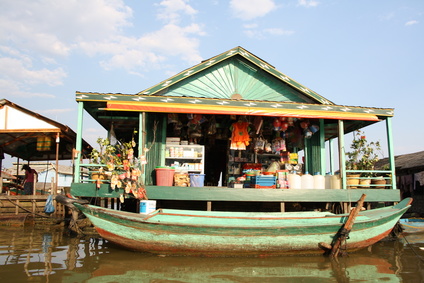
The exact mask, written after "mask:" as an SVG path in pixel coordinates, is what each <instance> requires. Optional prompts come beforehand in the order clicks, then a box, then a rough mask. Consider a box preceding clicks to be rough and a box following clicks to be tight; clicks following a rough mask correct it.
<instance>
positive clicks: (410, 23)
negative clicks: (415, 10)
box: [405, 20, 419, 26]
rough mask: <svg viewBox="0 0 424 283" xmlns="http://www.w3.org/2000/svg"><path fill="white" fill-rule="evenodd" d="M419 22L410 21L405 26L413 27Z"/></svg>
mask: <svg viewBox="0 0 424 283" xmlns="http://www.w3.org/2000/svg"><path fill="white" fill-rule="evenodd" d="M418 23H419V22H418V21H416V20H412V21H408V22H406V23H405V26H412V25H416V24H418Z"/></svg>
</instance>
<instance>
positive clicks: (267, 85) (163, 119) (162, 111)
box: [71, 47, 401, 211]
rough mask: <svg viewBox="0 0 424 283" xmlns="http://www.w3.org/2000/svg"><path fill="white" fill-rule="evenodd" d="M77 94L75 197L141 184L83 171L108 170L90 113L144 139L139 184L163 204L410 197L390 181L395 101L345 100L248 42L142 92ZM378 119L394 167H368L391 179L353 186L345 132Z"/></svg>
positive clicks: (275, 205) (124, 193) (118, 133)
mask: <svg viewBox="0 0 424 283" xmlns="http://www.w3.org/2000/svg"><path fill="white" fill-rule="evenodd" d="M76 101H77V103H78V129H77V148H76V150H77V152H79V153H80V157H79V158H77V159H76V170H75V176H74V183H72V187H71V192H72V194H73V195H75V196H81V197H103V198H122V197H124V198H125V197H130V196H131V191H132V189H131V188H128V187H126V188H125V187H124V186H118V185H116V184H118V183H119V182H118V183H117V182H115V183H114V182H113V181H107V180H103V181H101V182H99V181H93V180H94V179H92V180H91V181H90V180H88V181H84V180H82V178H81V172H83V170H82V169H83V168H99V166H104V167H103V168H105V170H107V167H106V166H107V165H106V164H102V165H101V164H93V163H92V161H89V162H88V163H84V162H82V160H83V159H82V156H81V152H82V149H81V145H82V142H81V141H82V134H83V132H84V127H83V125H84V123H83V121H84V115H85V114H86V113H88V114H89V115H91V116H92V117H93V118H94V119H95V120H96V121H97V122H98V123H99V124H100V125H101V126H102V127H104V128H105V129H106V130H107V131H109V133H110V134H111V136H112V137H116V139H117V140H119V141H121V142H122V143H128V142H133V141H134V144H136V146H135V147H134V148H133V150H134V155H135V156H136V157H138V163H137V166H138V167H139V169H140V170H139V174H138V175H137V177H138V179H139V183H140V184H141V186H142V188H143V189H145V192H146V195H147V197H148V199H151V200H156V202H157V206H158V207H169V208H192V209H204V210H263V211H289V210H292V209H296V208H298V207H299V204H300V206H302V207H303V208H302V209H305V206H306V204H312V206H311V207H312V208H314V209H315V207H321V206H324V205H327V208H328V204H331V203H333V204H334V203H341V204H343V205H342V210H347V209H349V205H350V203H351V202H356V201H357V200H358V199H359V198H360V196H361V195H362V194H363V193H365V194H366V195H367V198H366V201H367V202H368V203H369V204H372V203H381V202H398V201H400V197H401V196H400V193H399V190H397V189H396V183H395V182H391V181H390V180H391V179H392V178H395V167H394V155H393V144H392V129H391V123H392V118H393V113H394V110H393V109H392V108H373V107H357V106H345V105H337V104H335V103H333V102H332V101H330V100H328V99H326V98H325V97H323V96H321V95H319V94H318V93H316V92H315V91H313V90H312V89H310V88H308V87H306V86H304V85H302V84H300V83H299V82H297V81H295V80H294V79H292V78H290V77H288V76H286V75H285V74H283V73H281V72H280V71H278V70H277V69H276V68H275V67H274V66H272V65H271V64H269V63H267V62H266V61H264V60H262V59H260V58H259V57H257V56H255V55H254V54H252V53H250V52H249V51H247V50H245V49H244V48H242V47H236V48H233V49H231V50H229V51H227V52H224V53H222V54H219V55H217V56H215V57H212V58H210V59H208V60H204V61H202V62H201V63H199V64H198V65H195V66H193V67H191V68H189V69H186V70H184V71H182V72H180V73H178V74H176V75H175V76H173V77H171V78H169V79H167V80H165V81H162V82H160V83H158V84H156V85H153V86H152V87H150V88H147V89H145V90H143V91H141V92H139V93H136V94H112V93H92V92H80V91H78V92H76ZM378 122H385V125H386V129H387V144H388V154H389V161H390V166H389V169H387V170H385V171H384V170H380V171H373V172H368V173H373V174H379V173H381V174H386V176H388V177H386V178H387V179H388V182H387V185H386V186H385V189H376V188H375V187H372V185H371V187H365V186H364V187H361V186H356V187H355V189H353V187H349V182H348V181H349V178H350V177H349V174H350V173H355V171H354V170H348V169H347V168H346V167H345V164H346V157H345V152H346V151H348V150H347V149H348V146H345V140H344V136H345V134H347V133H350V132H353V131H355V130H357V129H361V128H363V127H366V126H369V125H371V124H374V123H378ZM334 141H336V143H334V144H333V142H334ZM326 143H330V144H331V146H329V147H328V146H327V147H326ZM134 144H133V145H134ZM328 151H330V152H328ZM329 156H330V157H331V158H329ZM336 164H340V168H337V169H336V168H335V167H336ZM118 167H119V166H118ZM335 171H338V173H339V174H338V175H335V173H336V172H335ZM308 172H309V174H308ZM327 172H330V173H331V174H330V175H326V173H327ZM356 173H364V172H356ZM314 174H315V176H312V175H314ZM332 174H334V175H332ZM301 175H302V176H301ZM324 175H326V176H324ZM316 176H317V177H316ZM186 177H187V178H186ZM123 178H125V176H124V177H123ZM299 178H300V179H299ZM311 178H313V180H315V179H317V180H318V181H316V180H315V181H312V179H311ZM331 178H332V179H333V181H334V179H335V182H333V185H331V184H332V183H331V181H330V179H331ZM359 178H362V177H359ZM323 180H324V181H328V182H325V184H324V183H323V182H324V181H323ZM111 182H112V185H111ZM311 182H312V183H311ZM313 182H315V183H313ZM317 182H319V184H320V185H317ZM307 183H308V185H306V184H307ZM322 184H323V185H322ZM320 188H321V189H320ZM143 197H145V196H144V195H143ZM304 205H305V206H304ZM311 207H310V208H311Z"/></svg>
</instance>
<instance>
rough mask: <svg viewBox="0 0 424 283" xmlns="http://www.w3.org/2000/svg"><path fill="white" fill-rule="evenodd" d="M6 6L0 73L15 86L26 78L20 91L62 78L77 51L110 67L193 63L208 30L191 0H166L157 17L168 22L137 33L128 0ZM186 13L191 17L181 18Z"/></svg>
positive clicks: (17, 0)
mask: <svg viewBox="0 0 424 283" xmlns="http://www.w3.org/2000/svg"><path fill="white" fill-rule="evenodd" d="M140 5H146V4H140ZM1 6H2V7H1V9H0V64H1V65H0V79H2V80H8V81H10V82H11V84H12V85H13V86H15V87H21V88H23V87H24V84H27V85H26V88H25V89H24V90H22V91H21V92H20V95H24V94H25V93H26V92H27V90H28V89H29V88H28V87H29V86H30V85H36V84H45V85H48V86H57V85H61V84H63V81H64V78H66V76H67V74H66V72H65V71H64V69H63V68H61V67H60V63H61V62H62V61H61V60H63V59H68V57H70V56H71V55H73V54H77V53H78V52H79V55H80V54H81V53H82V54H83V55H84V54H85V55H88V56H92V57H93V59H98V58H101V59H98V60H99V64H100V65H101V66H102V67H103V68H105V69H107V70H112V69H115V68H120V69H125V70H127V71H128V72H129V73H130V74H137V75H142V73H145V72H146V70H147V69H151V68H155V67H156V68H164V66H167V64H166V61H167V60H169V59H170V58H171V57H173V56H174V57H177V58H179V59H181V60H185V61H187V62H190V63H198V62H199V61H200V60H201V56H200V54H199V39H198V37H199V36H203V35H205V32H204V30H203V26H202V25H200V24H198V23H196V22H194V20H193V18H194V16H195V15H196V14H197V11H196V10H195V9H194V8H193V7H192V6H190V5H189V1H188V0H163V1H161V2H160V3H159V4H158V5H157V8H158V14H157V18H159V19H161V20H163V21H165V25H163V26H162V27H160V28H158V29H157V30H153V31H151V32H149V33H145V34H135V35H134V36H128V35H127V34H126V32H127V30H125V28H127V27H131V26H132V22H131V21H132V20H133V18H132V16H133V11H132V9H131V8H130V7H128V6H127V5H125V2H124V1H123V0H85V1H67V0H32V1H26V0H14V1H2V4H1ZM187 17H189V20H190V21H189V22H188V23H186V24H184V25H182V24H180V21H181V22H182V20H183V19H186V18H187ZM146 66H148V67H149V68H146ZM13 91H14V92H16V93H18V91H19V90H18V89H14V90H13ZM40 95H41V94H40Z"/></svg>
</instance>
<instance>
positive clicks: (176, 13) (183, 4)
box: [157, 0, 197, 23]
mask: <svg viewBox="0 0 424 283" xmlns="http://www.w3.org/2000/svg"><path fill="white" fill-rule="evenodd" d="M159 6H160V7H161V8H162V9H161V11H160V12H159V13H158V14H157V17H158V18H159V19H162V20H165V21H166V22H167V23H177V22H179V20H180V18H181V15H180V13H183V14H186V15H189V16H193V15H195V14H197V10H195V9H194V8H193V7H191V6H190V5H189V4H188V0H164V1H162V2H160V3H159Z"/></svg>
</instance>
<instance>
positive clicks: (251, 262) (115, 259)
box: [0, 227, 424, 283]
mask: <svg viewBox="0 0 424 283" xmlns="http://www.w3.org/2000/svg"><path fill="white" fill-rule="evenodd" d="M407 239H408V241H409V242H410V243H411V245H410V246H407V245H406V240H403V239H400V240H396V241H386V242H380V243H377V244H376V245H374V246H372V247H371V248H369V249H368V250H363V251H360V252H357V253H352V254H350V255H349V256H348V257H343V258H339V259H338V260H337V261H334V260H330V259H329V258H325V257H322V256H303V257H302V256H297V257H293V256H291V257H275V258H196V257H160V256H152V255H149V254H142V253H134V252H130V251H126V250H122V249H120V248H117V247H115V246H113V245H112V244H110V243H107V242H106V241H104V240H103V239H101V238H95V237H92V238H89V237H87V238H76V237H69V236H67V235H66V233H64V231H63V230H62V229H47V228H46V227H43V229H37V228H34V227H33V228H31V229H22V228H4V227H2V228H1V230H0V280H1V281H2V282H24V281H37V282H50V281H51V282H59V281H60V282H134V281H135V282H196V283H197V282H261V283H262V282H358V281H367V282H373V281H384V282H424V281H423V278H424V277H423V268H422V259H421V258H420V257H422V256H424V251H423V250H422V249H421V248H422V247H423V246H424V234H423V235H422V236H421V237H418V236H415V238H410V237H409V236H408V237H407Z"/></svg>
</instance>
